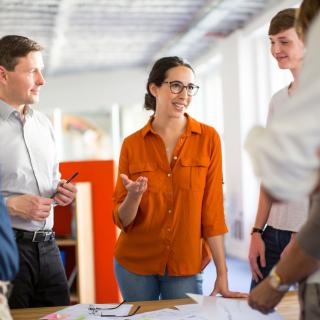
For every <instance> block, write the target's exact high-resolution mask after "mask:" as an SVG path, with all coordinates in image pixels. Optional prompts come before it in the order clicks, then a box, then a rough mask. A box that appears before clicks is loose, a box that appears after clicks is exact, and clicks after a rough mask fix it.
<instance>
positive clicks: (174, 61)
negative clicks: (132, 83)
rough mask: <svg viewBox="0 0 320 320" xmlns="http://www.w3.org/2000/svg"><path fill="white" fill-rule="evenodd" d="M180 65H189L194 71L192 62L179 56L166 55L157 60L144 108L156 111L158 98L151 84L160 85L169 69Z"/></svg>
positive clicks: (149, 81)
mask: <svg viewBox="0 0 320 320" xmlns="http://www.w3.org/2000/svg"><path fill="white" fill-rule="evenodd" d="M180 66H183V67H187V68H189V69H191V70H192V71H193V72H194V70H193V69H192V67H191V66H190V64H188V63H187V62H185V61H184V60H183V59H182V58H179V57H164V58H161V59H159V60H157V61H156V62H155V64H154V65H153V67H152V69H151V71H150V74H149V78H148V82H147V93H146V95H145V98H144V108H145V109H146V110H153V111H156V98H155V97H154V96H153V95H152V94H151V92H150V90H149V85H150V84H151V83H154V84H155V85H156V86H157V87H160V86H161V85H162V83H163V81H164V80H165V79H166V77H167V71H168V70H169V69H172V68H175V67H180Z"/></svg>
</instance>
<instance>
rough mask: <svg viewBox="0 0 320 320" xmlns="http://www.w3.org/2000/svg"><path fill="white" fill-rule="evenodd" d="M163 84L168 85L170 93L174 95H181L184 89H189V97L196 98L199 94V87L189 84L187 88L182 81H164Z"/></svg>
mask: <svg viewBox="0 0 320 320" xmlns="http://www.w3.org/2000/svg"><path fill="white" fill-rule="evenodd" d="M163 83H168V84H169V87H170V91H171V92H172V93H174V94H178V93H181V92H182V90H183V89H184V88H186V89H187V94H188V96H194V95H196V94H197V92H198V90H199V88H200V87H199V86H197V85H195V84H193V83H189V84H187V85H186V86H185V85H184V84H183V83H182V82H181V81H177V80H175V81H163Z"/></svg>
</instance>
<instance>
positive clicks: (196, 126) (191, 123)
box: [141, 113, 201, 138]
mask: <svg viewBox="0 0 320 320" xmlns="http://www.w3.org/2000/svg"><path fill="white" fill-rule="evenodd" d="M184 115H185V116H186V117H187V128H186V135H191V133H197V134H201V125H200V123H199V122H198V121H197V120H195V119H193V118H192V117H190V116H189V115H188V114H187V113H185V114H184ZM153 119H154V116H151V117H150V119H149V121H148V123H147V124H146V125H145V126H144V127H143V128H142V129H141V133H142V137H143V138H144V137H145V136H146V135H147V133H149V132H151V133H155V131H154V130H153V129H152V126H151V123H152V121H153Z"/></svg>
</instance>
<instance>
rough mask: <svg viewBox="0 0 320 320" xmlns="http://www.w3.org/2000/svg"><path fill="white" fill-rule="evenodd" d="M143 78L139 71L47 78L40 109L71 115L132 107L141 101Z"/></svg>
mask: <svg viewBox="0 0 320 320" xmlns="http://www.w3.org/2000/svg"><path fill="white" fill-rule="evenodd" d="M146 77H147V72H146V71H145V70H144V69H142V68H141V69H131V70H121V71H109V72H107V71H105V72H104V71H100V72H91V73H79V74H71V75H68V74H67V75H62V76H48V77H46V84H45V86H44V87H43V88H42V90H41V99H40V103H39V108H40V109H42V110H44V111H46V112H50V111H51V110H53V109H54V108H61V109H62V111H63V112H71V113H72V112H83V111H85V112H90V111H92V112H95V111H105V110H111V107H112V105H113V104H115V103H117V104H118V105H119V106H120V107H121V106H132V105H135V104H136V103H137V102H139V101H141V98H142V97H143V94H144V87H145V82H146Z"/></svg>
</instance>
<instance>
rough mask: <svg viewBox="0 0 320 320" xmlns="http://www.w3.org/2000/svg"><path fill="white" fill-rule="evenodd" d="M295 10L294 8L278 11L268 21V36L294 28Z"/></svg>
mask: <svg viewBox="0 0 320 320" xmlns="http://www.w3.org/2000/svg"><path fill="white" fill-rule="evenodd" d="M297 12H298V10H297V9H294V8H289V9H284V10H281V11H279V12H278V13H277V14H276V15H275V16H274V17H273V18H272V19H271V21H270V26H269V32H268V34H269V36H274V35H276V34H278V33H279V32H282V31H286V30H288V29H291V28H294V26H295V21H296V15H297Z"/></svg>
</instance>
